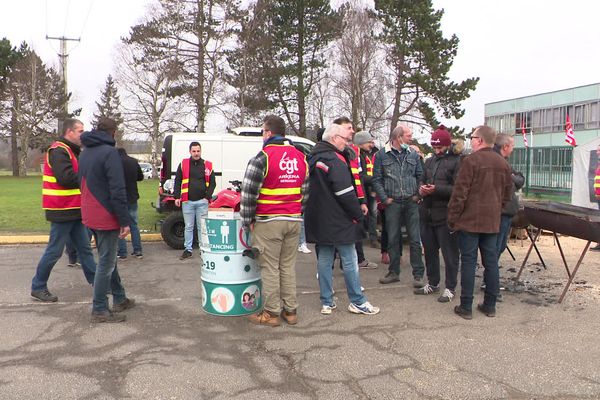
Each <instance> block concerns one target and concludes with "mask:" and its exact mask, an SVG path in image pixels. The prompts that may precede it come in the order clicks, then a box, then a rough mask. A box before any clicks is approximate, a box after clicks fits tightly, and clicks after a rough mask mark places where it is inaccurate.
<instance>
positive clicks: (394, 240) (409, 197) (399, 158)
mask: <svg viewBox="0 0 600 400" xmlns="http://www.w3.org/2000/svg"><path fill="white" fill-rule="evenodd" d="M411 141H412V130H411V129H410V128H409V127H408V126H403V125H398V126H397V127H396V128H395V129H394V130H393V131H392V133H391V135H390V140H389V143H388V144H387V145H385V147H384V148H383V149H381V150H380V151H379V152H378V153H377V154H376V155H375V163H374V167H373V181H372V182H373V189H374V190H375V192H376V193H377V196H378V197H379V198H380V199H381V202H382V203H383V204H384V205H385V206H386V208H385V215H386V223H385V229H386V231H387V234H388V251H389V253H390V266H389V271H388V273H387V274H386V276H384V277H382V278H381V279H379V282H380V283H382V284H386V283H392V282H398V281H399V280H400V258H401V257H402V253H401V249H402V248H401V247H400V243H401V240H402V234H401V225H402V224H405V226H406V231H407V233H408V237H409V241H410V264H411V266H412V274H413V286H414V287H415V288H420V287H422V286H423V285H424V281H423V275H424V274H425V266H424V265H423V259H422V257H421V254H422V250H421V234H420V232H419V230H420V227H419V209H418V206H417V201H418V200H419V196H418V191H419V185H420V184H421V181H422V177H423V166H422V163H421V160H420V159H419V155H418V154H417V153H416V152H415V151H414V150H411V148H410V143H411Z"/></svg>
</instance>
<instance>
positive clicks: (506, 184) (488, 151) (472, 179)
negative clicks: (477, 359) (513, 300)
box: [448, 126, 512, 319]
mask: <svg viewBox="0 0 600 400" xmlns="http://www.w3.org/2000/svg"><path fill="white" fill-rule="evenodd" d="M495 140H496V131H495V130H494V129H492V128H490V127H488V126H480V127H478V128H476V129H475V131H474V132H473V133H472V134H471V147H472V148H473V153H472V154H470V155H468V156H466V157H465V158H464V159H463V160H462V162H461V164H460V169H459V171H458V176H457V178H456V182H455V184H454V190H453V191H452V196H451V197H450V202H449V203H448V227H449V228H450V230H451V231H454V232H456V233H455V234H458V245H459V248H460V253H461V255H460V270H461V279H460V284H461V294H460V305H459V306H456V307H454V312H455V313H456V314H458V315H459V316H461V317H462V318H465V319H471V318H472V311H471V310H472V304H473V288H474V284H475V267H476V264H477V250H480V251H481V261H482V264H483V267H484V275H483V277H484V282H485V284H486V288H485V296H484V299H483V303H482V304H479V305H477V309H478V310H479V311H481V312H482V313H484V314H485V315H487V316H488V317H493V316H495V314H496V296H497V294H498V287H499V285H500V279H499V274H498V253H497V250H496V240H497V235H498V232H499V230H500V214H501V213H502V207H503V206H504V205H505V204H506V203H507V202H508V201H510V199H511V194H512V178H511V169H510V166H509V165H508V163H507V162H506V160H505V159H504V158H502V156H501V155H500V154H498V153H496V152H495V151H493V146H494V142H495Z"/></svg>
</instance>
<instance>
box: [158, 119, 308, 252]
mask: <svg viewBox="0 0 600 400" xmlns="http://www.w3.org/2000/svg"><path fill="white" fill-rule="evenodd" d="M286 137H287V138H288V139H290V140H291V141H292V143H293V144H294V146H295V147H296V148H297V149H299V150H300V151H302V152H303V153H304V154H306V155H308V154H309V153H310V151H311V150H312V148H313V147H314V145H315V143H314V142H313V141H311V140H309V139H306V138H302V137H299V136H286ZM191 142H198V143H200V145H201V146H202V158H203V159H204V160H208V161H211V162H212V163H213V170H214V172H215V180H216V189H215V194H216V193H218V192H219V191H220V190H222V189H226V188H227V187H229V186H230V183H229V182H230V181H236V180H237V181H241V180H242V179H243V178H244V172H245V171H246V166H247V165H248V161H250V159H251V158H252V157H254V156H255V155H256V154H258V152H259V151H260V150H261V149H262V145H263V140H262V134H261V129H260V128H255V127H242V128H235V129H233V131H232V132H231V133H221V134H219V133H196V132H175V133H172V134H169V135H166V136H165V140H164V144H163V149H162V167H161V171H160V188H159V199H158V202H157V204H156V210H157V211H158V212H161V213H162V212H172V211H179V208H178V207H176V206H175V202H174V199H173V197H172V194H173V188H174V185H175V174H176V173H177V167H178V166H179V164H180V163H181V161H182V160H183V159H184V158H188V157H189V156H190V152H189V146H190V143H191ZM173 214H174V215H169V216H168V217H167V218H165V220H164V221H163V223H162V226H161V233H162V236H163V239H164V240H165V242H167V244H168V245H169V246H171V247H174V248H180V249H181V248H183V217H182V216H181V213H180V212H177V213H173Z"/></svg>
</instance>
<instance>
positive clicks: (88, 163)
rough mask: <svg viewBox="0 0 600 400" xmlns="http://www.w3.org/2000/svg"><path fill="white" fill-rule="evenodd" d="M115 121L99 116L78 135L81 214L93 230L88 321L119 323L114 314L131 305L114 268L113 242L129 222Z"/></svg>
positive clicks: (121, 317)
mask: <svg viewBox="0 0 600 400" xmlns="http://www.w3.org/2000/svg"><path fill="white" fill-rule="evenodd" d="M116 131H117V123H116V122H115V121H114V120H112V119H110V118H104V117H103V118H100V120H99V121H98V127H97V129H96V130H92V131H91V132H85V133H84V134H83V135H81V143H82V144H83V145H84V146H85V151H83V152H82V154H81V165H80V168H79V178H80V180H81V213H82V216H83V223H84V224H85V225H86V226H87V227H88V228H90V229H93V230H94V231H95V233H96V247H97V249H98V267H97V269H96V277H95V279H94V297H93V300H92V317H91V322H93V323H100V322H122V321H125V315H123V314H118V313H120V312H122V311H125V310H127V309H129V308H131V307H133V306H134V304H135V301H134V300H133V299H128V298H127V296H126V295H125V288H124V287H123V285H122V284H121V277H120V276H119V271H118V269H117V245H118V240H119V238H121V239H123V238H125V237H126V236H127V235H128V234H129V232H130V229H129V225H130V223H131V221H130V217H129V212H128V211H127V192H126V191H125V178H124V175H123V163H122V162H121V158H120V157H119V152H118V151H117V149H116V148H115V139H114V136H115V132H116ZM108 292H111V293H112V296H113V308H112V311H111V310H109V308H108V298H107V297H106V294H107V293H108Z"/></svg>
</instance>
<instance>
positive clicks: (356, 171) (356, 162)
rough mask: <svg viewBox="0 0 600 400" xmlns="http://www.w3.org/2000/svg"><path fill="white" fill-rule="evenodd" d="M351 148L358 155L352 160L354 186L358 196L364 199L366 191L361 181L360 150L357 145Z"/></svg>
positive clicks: (351, 168)
mask: <svg viewBox="0 0 600 400" xmlns="http://www.w3.org/2000/svg"><path fill="white" fill-rule="evenodd" d="M350 147H352V150H354V154H356V158H354V159H353V160H350V170H351V171H352V178H353V179H354V186H355V187H356V195H357V196H358V198H359V199H364V198H365V190H364V189H363V185H362V182H361V181H360V148H359V147H358V146H357V145H355V144H352V145H350Z"/></svg>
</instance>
